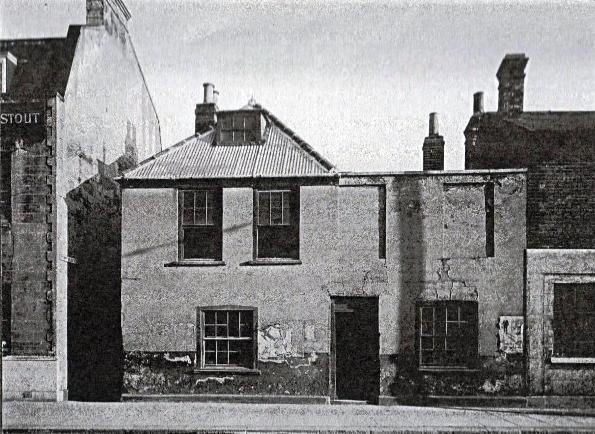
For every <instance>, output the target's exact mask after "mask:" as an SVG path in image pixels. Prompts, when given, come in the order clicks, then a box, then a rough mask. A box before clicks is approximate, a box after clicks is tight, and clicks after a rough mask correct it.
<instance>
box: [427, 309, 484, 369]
mask: <svg viewBox="0 0 595 434" xmlns="http://www.w3.org/2000/svg"><path fill="white" fill-rule="evenodd" d="M477 322H478V321H477V302H474V301H451V300H448V301H434V302H423V303H420V304H418V306H417V315H416V324H417V327H416V329H417V330H416V332H417V333H416V334H417V339H416V344H417V345H416V347H417V354H418V360H419V366H420V368H440V367H444V368H471V367H473V366H474V365H475V363H476V361H477V349H478V346H477V341H478V324H477Z"/></svg>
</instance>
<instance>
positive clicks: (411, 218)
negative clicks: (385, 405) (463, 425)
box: [387, 177, 426, 404]
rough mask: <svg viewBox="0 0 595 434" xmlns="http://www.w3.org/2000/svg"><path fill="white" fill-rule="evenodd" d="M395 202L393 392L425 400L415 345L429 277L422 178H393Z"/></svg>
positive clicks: (406, 400)
mask: <svg viewBox="0 0 595 434" xmlns="http://www.w3.org/2000/svg"><path fill="white" fill-rule="evenodd" d="M393 182H394V183H395V185H394V186H393V191H396V192H398V194H397V195H395V196H394V203H392V204H387V205H388V206H389V207H390V208H389V209H392V210H396V211H397V213H398V215H399V216H400V218H399V221H398V223H397V227H396V229H395V231H396V233H394V235H393V236H395V237H398V238H399V244H398V246H399V249H398V252H397V255H398V261H399V277H398V279H399V287H400V288H401V290H400V293H399V297H400V302H399V308H398V309H399V311H398V316H397V323H398V325H399V336H398V340H399V342H398V347H397V348H398V352H397V354H396V355H395V356H394V357H395V360H394V363H395V365H396V373H395V377H394V381H393V383H392V384H391V386H390V389H389V390H390V392H391V394H392V395H393V396H396V397H397V399H398V400H399V402H402V403H404V404H417V403H421V402H423V397H424V395H425V393H424V387H423V381H422V378H421V375H420V374H419V372H418V369H417V358H416V345H415V327H416V323H415V302H416V298H417V297H418V295H419V294H420V293H421V291H422V290H423V281H424V280H425V256H426V252H425V240H424V233H423V226H422V223H423V222H422V220H423V206H422V198H421V190H420V179H418V178H417V177H407V178H400V179H399V178H396V179H394V181H393Z"/></svg>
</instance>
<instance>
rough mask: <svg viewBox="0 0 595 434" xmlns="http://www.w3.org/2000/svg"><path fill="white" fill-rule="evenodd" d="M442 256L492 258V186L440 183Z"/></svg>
mask: <svg viewBox="0 0 595 434" xmlns="http://www.w3.org/2000/svg"><path fill="white" fill-rule="evenodd" d="M443 219H444V229H443V257H445V258H485V257H492V256H494V184H493V183H491V182H488V183H477V184H475V183H469V184H444V208H443Z"/></svg>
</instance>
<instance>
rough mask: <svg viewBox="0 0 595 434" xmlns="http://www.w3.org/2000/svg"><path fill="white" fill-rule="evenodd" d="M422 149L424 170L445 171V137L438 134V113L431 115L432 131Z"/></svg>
mask: <svg viewBox="0 0 595 434" xmlns="http://www.w3.org/2000/svg"><path fill="white" fill-rule="evenodd" d="M422 149H423V160H424V161H423V170H444V137H442V136H441V135H440V134H439V133H438V113H430V131H429V134H428V137H426V138H425V139H424V145H423V147H422Z"/></svg>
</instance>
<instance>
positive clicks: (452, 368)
mask: <svg viewBox="0 0 595 434" xmlns="http://www.w3.org/2000/svg"><path fill="white" fill-rule="evenodd" d="M418 371H419V372H479V369H475V368H467V367H465V366H420V367H419V368H418Z"/></svg>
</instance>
